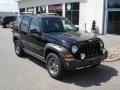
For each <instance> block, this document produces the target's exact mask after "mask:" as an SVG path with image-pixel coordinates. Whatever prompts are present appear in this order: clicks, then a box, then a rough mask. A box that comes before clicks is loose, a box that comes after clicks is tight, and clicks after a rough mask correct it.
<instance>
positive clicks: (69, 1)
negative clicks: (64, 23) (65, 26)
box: [18, 0, 120, 34]
mask: <svg viewBox="0 0 120 90" xmlns="http://www.w3.org/2000/svg"><path fill="white" fill-rule="evenodd" d="M18 6H19V11H20V12H33V13H35V14H39V13H44V12H46V13H48V12H56V13H58V14H59V15H61V16H64V17H67V18H68V19H69V20H70V21H71V22H72V23H73V24H75V25H76V26H78V27H80V29H81V30H87V31H89V32H91V28H92V23H93V21H94V20H95V22H96V28H97V30H98V31H99V32H100V34H105V33H109V34H120V30H119V28H120V0H19V1H18Z"/></svg>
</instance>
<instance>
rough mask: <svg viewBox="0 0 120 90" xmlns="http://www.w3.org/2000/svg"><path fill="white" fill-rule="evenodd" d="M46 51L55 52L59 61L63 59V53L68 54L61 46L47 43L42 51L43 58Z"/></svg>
mask: <svg viewBox="0 0 120 90" xmlns="http://www.w3.org/2000/svg"><path fill="white" fill-rule="evenodd" d="M48 49H49V50H52V51H54V52H56V53H57V54H58V55H59V56H60V58H61V59H62V58H63V55H64V54H65V53H70V52H69V51H68V50H67V49H66V48H64V47H62V46H59V45H56V44H53V43H48V44H47V45H46V46H45V49H44V57H45V58H46V53H47V50H48Z"/></svg>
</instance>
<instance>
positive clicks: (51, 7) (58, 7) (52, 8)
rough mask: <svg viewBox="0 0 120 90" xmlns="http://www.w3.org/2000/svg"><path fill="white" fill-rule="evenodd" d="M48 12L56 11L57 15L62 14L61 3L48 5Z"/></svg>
mask: <svg viewBox="0 0 120 90" xmlns="http://www.w3.org/2000/svg"><path fill="white" fill-rule="evenodd" d="M48 10H49V13H57V14H58V15H60V16H62V10H63V7H62V4H57V5H49V6H48Z"/></svg>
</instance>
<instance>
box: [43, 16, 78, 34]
mask: <svg viewBox="0 0 120 90" xmlns="http://www.w3.org/2000/svg"><path fill="white" fill-rule="evenodd" d="M42 28H43V32H44V33H51V32H76V31H77V30H76V27H75V26H74V25H73V24H72V23H71V22H70V21H69V20H68V19H65V18H42Z"/></svg>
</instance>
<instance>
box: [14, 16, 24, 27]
mask: <svg viewBox="0 0 120 90" xmlns="http://www.w3.org/2000/svg"><path fill="white" fill-rule="evenodd" d="M22 19H23V17H22V16H18V17H17V19H16V23H15V26H16V27H18V28H19V27H20V23H21V21H22Z"/></svg>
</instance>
